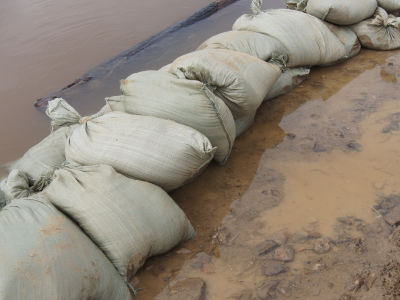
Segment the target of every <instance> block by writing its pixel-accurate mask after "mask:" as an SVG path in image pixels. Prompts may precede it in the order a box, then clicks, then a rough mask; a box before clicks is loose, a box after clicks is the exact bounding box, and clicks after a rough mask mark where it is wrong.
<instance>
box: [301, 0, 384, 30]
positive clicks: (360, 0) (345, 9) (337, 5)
mask: <svg viewBox="0 0 400 300" xmlns="http://www.w3.org/2000/svg"><path fill="white" fill-rule="evenodd" d="M376 6H377V2H376V0H345V1H343V0H308V2H307V7H306V11H307V13H308V14H310V15H313V16H315V17H317V18H320V19H322V20H325V21H328V22H331V23H333V24H337V25H351V24H355V23H358V22H360V21H362V20H364V19H367V18H369V17H371V16H372V15H373V14H374V12H375V9H376Z"/></svg>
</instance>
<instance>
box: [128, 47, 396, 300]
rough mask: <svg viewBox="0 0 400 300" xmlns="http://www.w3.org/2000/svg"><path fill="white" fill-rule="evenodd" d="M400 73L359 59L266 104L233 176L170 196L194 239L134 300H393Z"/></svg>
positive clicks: (147, 274)
mask: <svg viewBox="0 0 400 300" xmlns="http://www.w3.org/2000/svg"><path fill="white" fill-rule="evenodd" d="M399 72H400V52H399V51H387V52H378V51H372V50H365V49H363V50H362V51H361V53H360V54H359V55H358V56H356V57H355V58H353V59H351V60H349V61H346V62H344V63H341V64H338V65H335V66H330V67H323V68H322V67H321V68H318V67H315V68H312V69H311V74H310V75H309V77H308V78H307V80H306V81H304V82H303V83H302V84H301V85H300V86H299V87H297V88H296V89H294V90H292V91H291V92H289V93H288V94H286V95H283V96H280V97H278V98H275V99H274V100H272V101H270V102H267V103H264V104H262V106H261V107H260V108H259V110H258V111H257V114H256V118H255V122H254V124H253V126H252V127H251V128H250V129H249V130H248V131H247V132H245V133H244V134H243V135H242V136H240V137H239V138H238V139H237V140H236V141H235V145H234V150H233V152H232V155H231V157H230V158H229V159H228V161H227V164H226V166H219V165H217V164H212V165H210V166H209V168H207V169H206V171H205V172H204V173H203V174H202V175H201V176H200V177H199V178H197V179H196V181H194V182H193V183H191V184H189V185H187V186H185V187H183V188H181V189H179V190H176V191H174V192H172V193H170V195H171V196H172V198H173V199H174V200H175V201H176V202H177V203H178V205H179V206H180V207H181V208H182V209H183V210H184V211H185V213H186V214H187V216H188V217H189V219H190V221H191V222H192V224H193V225H194V227H195V228H196V230H197V235H196V236H195V237H194V238H193V239H191V240H189V241H187V242H186V243H184V244H182V245H179V246H177V247H175V248H174V249H172V250H171V251H169V252H168V253H166V254H164V255H161V256H158V257H154V258H150V259H148V260H147V262H146V263H145V265H144V267H143V268H142V269H141V270H140V271H139V272H138V273H137V274H136V277H135V279H134V281H133V282H131V283H132V285H134V287H135V288H139V287H140V288H142V289H141V290H139V291H138V297H137V299H154V298H155V297H157V298H156V299H159V300H160V299H188V298H187V297H188V296H187V295H186V296H183V295H184V294H182V293H183V292H182V291H185V290H187V289H188V287H187V286H186V283H188V284H190V286H198V288H197V289H196V291H197V292H198V293H197V294H193V295H190V297H193V299H201V297H204V299H205V300H211V299H385V300H386V299H397V298H396V297H398V296H399V295H400V294H399V282H400V275H399V272H398V269H399V268H400V260H399V259H400V256H399V253H400V252H399V246H400V242H399V237H400V232H399V230H398V229H397V225H398V224H399V222H400V209H399V208H398V205H399V204H400V201H399V200H400V187H399V180H400V177H399V168H398V165H399V159H400V152H399V150H398V149H399V143H400V131H399V123H398V122H399V121H400V117H399V116H400V106H399V104H398V99H397V91H398V86H397V85H396V83H397V78H398V77H399V75H400V73H399ZM396 208H397V209H396ZM188 278H190V279H191V280H190V281H188V280H187V279H188ZM203 282H204V284H205V288H204V286H203ZM192 290H193V291H194V290H195V288H193V289H192ZM185 297H186V298H185ZM190 299H192V298H190Z"/></svg>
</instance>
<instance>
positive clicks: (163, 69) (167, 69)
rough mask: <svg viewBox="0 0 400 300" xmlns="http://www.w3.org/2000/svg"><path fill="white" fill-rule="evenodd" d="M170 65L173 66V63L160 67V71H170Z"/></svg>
mask: <svg viewBox="0 0 400 300" xmlns="http://www.w3.org/2000/svg"><path fill="white" fill-rule="evenodd" d="M170 67H171V64H168V65H165V66H164V67H162V68H160V69H159V70H158V71H161V72H169V68H170Z"/></svg>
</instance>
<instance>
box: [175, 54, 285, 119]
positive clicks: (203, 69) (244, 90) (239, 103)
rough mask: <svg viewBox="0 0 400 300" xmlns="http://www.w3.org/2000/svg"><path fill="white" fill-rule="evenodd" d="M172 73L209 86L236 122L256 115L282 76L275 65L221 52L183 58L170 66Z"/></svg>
mask: <svg viewBox="0 0 400 300" xmlns="http://www.w3.org/2000/svg"><path fill="white" fill-rule="evenodd" d="M169 71H170V73H172V74H175V75H176V76H178V77H179V78H181V79H189V80H198V81H201V82H202V83H204V84H205V85H206V86H207V87H210V88H211V89H212V90H213V92H214V94H215V95H216V96H217V97H219V98H220V99H222V100H223V101H224V102H225V104H226V105H227V106H228V107H229V109H230V111H231V112H232V115H233V117H234V118H235V119H237V118H241V117H244V116H247V115H249V114H252V113H254V112H255V111H256V109H257V108H258V107H259V106H260V104H261V102H262V100H263V99H264V97H265V95H266V94H267V93H268V91H269V89H270V88H271V87H272V85H273V84H274V83H275V82H276V80H278V78H279V76H280V75H281V70H280V69H279V67H277V66H276V65H273V64H269V63H267V62H265V61H263V60H261V59H259V58H256V57H253V56H251V55H248V54H245V53H241V52H236V51H232V50H222V49H205V50H200V51H195V52H192V53H189V54H186V55H183V56H181V57H179V58H177V59H176V60H175V61H174V62H173V63H172V64H171V67H170V70H169Z"/></svg>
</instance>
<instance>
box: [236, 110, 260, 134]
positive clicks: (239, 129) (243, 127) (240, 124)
mask: <svg viewBox="0 0 400 300" xmlns="http://www.w3.org/2000/svg"><path fill="white" fill-rule="evenodd" d="M255 116H256V113H253V114H251V115H248V116H244V117H242V118H239V119H236V120H235V125H236V137H239V136H240V135H242V134H243V133H245V132H246V131H247V130H248V129H249V128H250V127H251V125H253V123H254V117H255Z"/></svg>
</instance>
